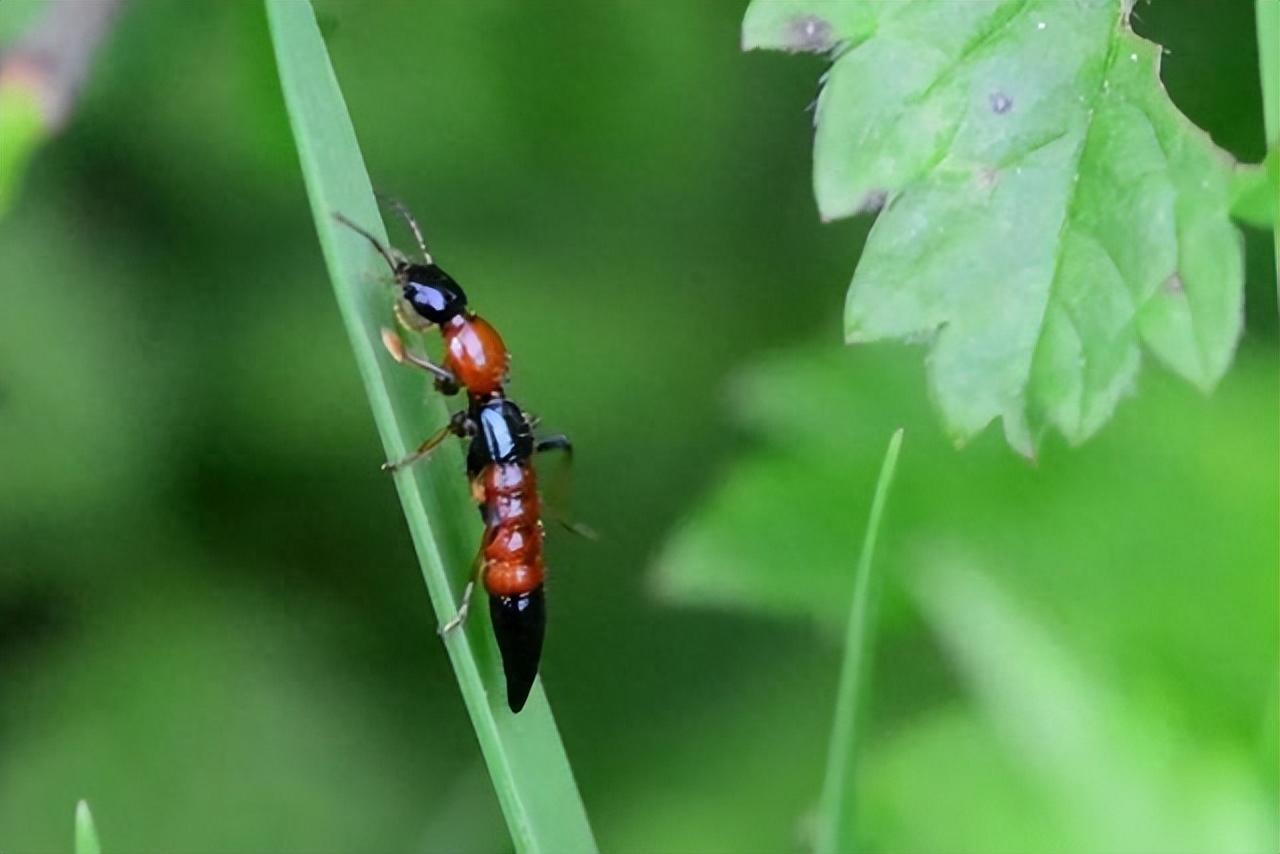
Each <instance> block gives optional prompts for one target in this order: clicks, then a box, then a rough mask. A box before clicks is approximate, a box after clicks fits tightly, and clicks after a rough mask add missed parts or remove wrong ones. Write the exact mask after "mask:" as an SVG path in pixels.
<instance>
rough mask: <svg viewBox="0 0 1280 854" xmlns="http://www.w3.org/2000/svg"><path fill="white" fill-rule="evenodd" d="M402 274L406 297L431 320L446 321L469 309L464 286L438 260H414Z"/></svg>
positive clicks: (422, 314) (433, 321)
mask: <svg viewBox="0 0 1280 854" xmlns="http://www.w3.org/2000/svg"><path fill="white" fill-rule="evenodd" d="M402 275H403V276H404V278H403V280H402V281H403V282H404V298H405V300H406V301H408V303H409V305H411V306H413V310H414V312H415V313H417V314H418V315H419V316H420V317H422V318H423V319H424V320H426V321H427V322H428V323H434V324H437V325H444V324H445V323H448V322H449V321H450V320H453V318H455V317H457V316H458V315H459V314H461V313H462V312H464V311H466V308H467V295H466V294H465V293H464V292H463V290H462V286H461V285H459V284H458V283H457V282H455V281H454V280H453V277H452V276H450V275H449V274H448V273H446V272H445V271H444V270H441V269H440V268H439V267H437V266H436V265H435V264H430V265H426V264H410V265H409V266H408V268H406V269H405V270H404V272H403V273H402Z"/></svg>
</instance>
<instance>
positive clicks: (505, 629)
mask: <svg viewBox="0 0 1280 854" xmlns="http://www.w3.org/2000/svg"><path fill="white" fill-rule="evenodd" d="M489 616H490V618H491V619H492V620H493V634H494V636H495V637H496V638H497V639H498V649H499V650H500V651H501V652H502V671H503V673H505V674H506V676H507V705H508V706H510V707H511V711H512V712H518V711H520V710H521V709H523V708H524V704H525V701H526V700H528V699H529V692H530V691H531V690H533V680H534V679H536V678H537V677H538V662H539V661H540V660H541V658H542V639H543V637H544V636H545V635H546V631H547V603H546V598H545V597H544V596H543V594H542V585H541V584H539V585H538V586H537V587H536V588H535V589H534V590H532V591H530V592H529V593H526V594H524V595H523V596H490V597H489Z"/></svg>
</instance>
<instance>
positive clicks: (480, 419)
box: [467, 397, 533, 477]
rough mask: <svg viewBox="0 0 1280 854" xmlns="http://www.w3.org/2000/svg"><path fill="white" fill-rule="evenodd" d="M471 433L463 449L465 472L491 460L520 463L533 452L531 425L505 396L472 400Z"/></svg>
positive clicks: (475, 471) (473, 472) (473, 471)
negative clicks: (472, 428) (468, 443)
mask: <svg viewBox="0 0 1280 854" xmlns="http://www.w3.org/2000/svg"><path fill="white" fill-rule="evenodd" d="M471 418H472V421H473V423H474V424H475V435H474V436H473V437H472V439H471V446H470V447H469V448H468V449H467V472H468V473H469V474H470V475H471V476H472V477H475V476H476V475H478V474H479V473H480V472H481V471H482V470H483V469H484V468H485V467H486V466H491V465H494V464H495V463H523V462H526V461H527V460H528V459H529V458H530V457H532V456H533V426H532V425H531V424H530V423H529V418H528V417H527V416H526V415H525V414H524V413H523V412H521V411H520V407H519V406H516V405H515V404H514V403H512V402H511V401H510V400H507V399H506V398H505V397H496V398H493V399H492V400H486V401H484V402H483V403H480V404H476V405H475V406H474V410H473V412H472V413H471Z"/></svg>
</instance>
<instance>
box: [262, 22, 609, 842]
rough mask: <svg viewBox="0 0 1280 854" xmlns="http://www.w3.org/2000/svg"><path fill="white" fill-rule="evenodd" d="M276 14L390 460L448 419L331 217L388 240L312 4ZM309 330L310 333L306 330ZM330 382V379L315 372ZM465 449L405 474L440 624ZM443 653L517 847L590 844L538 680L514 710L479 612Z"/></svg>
mask: <svg viewBox="0 0 1280 854" xmlns="http://www.w3.org/2000/svg"><path fill="white" fill-rule="evenodd" d="M266 8H267V19H268V22H269V26H270V30H271V37H272V42H273V44H274V47H275V53H276V62H277V64H278V67H279V72H280V82H281V87H282V89H283V91H284V100H285V106H286V109H287V110H288V113H289V120H290V123H291V125H292V127H293V134H294V139H295V141H296V143H297V146H298V155H299V159H300V160H301V165H302V173H303V177H304V179H305V181H306V186H307V193H308V196H309V197H310V200H311V209H312V214H313V216H314V217H315V222H316V231H317V232H318V234H319V237H320V244H321V247H322V248H323V251H324V257H325V262H326V264H327V265H328V268H329V275H330V279H331V280H332V282H333V286H334V291H335V293H336V295H337V299H338V306H339V308H340V309H341V312H342V317H343V321H344V323H345V324H346V328H347V332H348V335H349V337H350V340H351V347H352V350H353V352H354V354H355V358H356V364H357V366H358V368H359V371H360V375H361V378H362V379H363V381H364V385H365V390H366V392H367V393H368V396H369V403H370V405H371V407H372V409H373V415H374V420H375V422H376V423H377V426H378V432H379V434H380V435H381V437H382V442H383V446H384V448H385V450H386V454H387V458H388V459H395V458H398V457H400V456H403V455H404V454H405V453H406V452H407V450H408V449H410V448H412V447H414V446H416V445H417V444H418V442H419V441H420V440H421V439H422V438H424V437H425V436H426V435H428V433H429V432H431V431H432V430H434V429H436V428H438V427H439V426H441V425H442V424H443V423H444V421H445V418H446V415H445V407H444V404H443V402H441V401H440V400H438V399H435V398H436V396H435V395H430V394H427V395H426V396H427V397H428V400H427V403H426V405H424V403H423V397H424V393H425V392H424V389H425V388H426V387H427V386H428V381H427V380H426V379H425V378H424V377H423V376H422V375H421V374H418V373H417V372H415V371H411V370H408V369H406V368H403V367H401V366H399V365H397V364H396V363H395V362H394V361H392V360H391V358H390V357H389V356H387V355H386V354H385V353H384V352H383V350H382V346H381V343H380V341H379V330H380V328H381V327H383V326H386V325H388V324H389V323H390V320H391V313H390V308H391V300H392V292H391V291H390V290H389V289H388V288H387V287H386V286H385V285H386V283H387V269H386V265H385V263H384V262H383V261H382V260H381V259H380V258H379V257H378V255H377V254H376V253H375V252H374V250H373V249H372V248H371V247H370V246H369V244H368V243H367V242H366V241H365V240H364V239H363V238H360V237H359V236H357V235H355V234H353V233H351V232H350V231H349V230H347V229H346V228H343V227H342V226H340V225H339V224H338V223H336V222H335V221H334V219H333V213H334V212H335V211H341V212H342V213H343V214H345V215H346V216H348V217H350V218H351V219H353V220H355V221H356V222H359V223H361V224H362V225H364V226H365V227H366V228H368V229H369V230H370V231H372V232H373V233H374V234H375V235H377V236H378V237H380V238H384V239H385V232H384V230H383V226H382V221H381V218H380V217H379V215H378V208H377V203H376V202H375V200H374V197H373V192H372V188H371V186H370V183H369V177H368V174H367V172H366V171H365V166H364V161H363V159H362V157H361V154H360V148H359V145H358V144H357V142H356V136H355V131H354V129H353V128H352V126H351V120H350V117H349V116H348V114H347V109H346V105H345V103H344V102H343V99H342V94H341V91H340V90H339V88H338V82H337V79H336V78H335V76H334V72H333V68H332V66H331V65H330V63H329V56H328V53H327V51H326V49H325V45H324V42H323V40H322V38H321V35H320V30H319V28H318V27H317V26H316V21H315V15H314V13H313V11H312V8H311V4H310V3H306V2H297V1H296V0H267V3H266ZM299 334H305V330H300V331H299ZM314 381H316V382H322V381H323V377H317V378H315V379H314ZM464 471H465V469H464V467H463V465H462V457H461V453H460V450H459V449H458V448H457V447H456V445H455V444H454V443H452V442H451V443H449V444H448V445H447V447H445V448H443V449H442V450H441V452H439V453H437V454H435V455H434V456H433V457H432V459H430V460H429V461H427V462H426V463H423V464H421V465H418V466H415V467H413V468H412V469H410V470H408V471H404V472H401V473H399V474H397V475H396V476H395V483H396V488H397V489H398V491H399V494H400V500H401V503H402V504H403V505H404V511H405V516H406V518H407V520H408V523H409V530H410V533H411V534H412V536H413V542H414V546H415V548H416V550H417V553H418V558H419V560H420V562H421V564H422V574H423V577H424V578H425V579H426V583H427V590H428V592H429V593H430V595H431V601H432V604H433V605H434V607H435V612H436V615H437V617H438V618H439V620H440V621H441V623H443V622H444V621H445V620H447V619H448V618H450V617H452V616H453V615H454V613H456V610H457V602H458V596H457V591H458V590H460V589H461V587H462V585H463V584H464V583H465V580H466V575H467V572H468V566H469V564H470V562H471V558H472V557H473V555H474V554H475V548H476V543H477V542H478V536H479V529H478V526H477V521H476V512H475V508H474V506H473V505H472V504H471V501H470V498H469V496H468V493H467V489H466V483H465V475H464ZM445 648H446V649H447V651H448V654H449V659H450V661H451V662H452V663H453V668H454V672H455V673H456V674H457V678H458V685H459V687H460V688H461V690H462V696H463V699H464V701H465V702H466V706H467V711H468V712H469V714H470V715H471V721H472V724H473V726H474V727H475V731H476V736H477V739H478V740H479V742H480V748H481V751H482V752H483V754H484V758H485V762H486V763H487V765H488V768H489V774H490V776H491V777H492V779H493V784H494V788H495V789H496V791H497V795H498V800H499V802H500V804H501V806H502V811H503V813H504V814H505V816H506V819H507V824H508V827H509V829H510V831H511V836H512V839H513V840H514V842H515V846H516V850H518V851H523V852H538V851H554V852H580V851H594V850H595V848H596V846H595V840H594V838H593V837H592V834H591V828H590V825H589V824H588V822H587V817H586V813H585V811H584V809H583V805H582V799H581V797H580V796H579V794H578V788H577V784H576V783H575V782H574V779H573V773H572V771H571V769H570V768H569V762H568V759H567V758H566V756H565V752H564V746H563V744H562V743H561V741H560V736H559V733H558V732H557V730H556V725H555V719H554V718H553V717H552V714H551V710H550V708H549V707H548V705H547V702H546V698H545V695H544V694H543V692H542V687H541V684H540V683H539V684H538V685H536V686H535V687H534V691H533V693H532V694H531V695H530V698H529V702H528V705H527V706H526V707H525V709H524V711H523V712H521V713H520V715H518V716H516V715H512V714H511V713H510V712H509V711H508V709H507V707H506V697H505V688H504V686H503V682H502V676H501V663H500V660H499V658H498V654H497V648H496V645H495V643H494V641H493V638H492V634H491V632H490V631H489V621H488V615H487V609H486V608H485V607H483V605H481V607H479V608H476V609H475V613H474V616H473V618H472V619H471V620H469V621H468V623H467V626H466V628H465V630H464V631H457V632H453V633H451V634H450V635H449V637H448V638H446V640H445Z"/></svg>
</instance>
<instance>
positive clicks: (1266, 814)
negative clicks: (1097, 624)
mask: <svg viewBox="0 0 1280 854" xmlns="http://www.w3.org/2000/svg"><path fill="white" fill-rule="evenodd" d="M915 589H916V590H917V596H918V597H919V600H920V603H921V607H922V609H923V611H924V613H925V614H926V615H927V617H928V619H929V621H930V624H931V625H932V626H933V628H934V630H935V631H936V632H937V634H938V638H939V640H940V641H941V643H942V645H943V647H944V648H945V649H946V651H947V652H948V653H949V655H950V657H951V658H952V659H953V661H954V663H955V665H956V666H957V668H958V669H959V671H960V677H961V679H962V681H963V682H964V683H965V685H966V687H967V688H968V690H969V691H970V692H971V693H972V695H973V696H974V698H975V700H976V705H977V708H978V710H979V711H980V713H981V714H982V715H983V716H984V717H986V718H987V720H988V721H989V722H990V723H991V724H992V726H993V728H994V730H995V731H996V732H998V733H1000V734H1001V741H1002V742H1003V744H1002V745H1001V747H1002V749H1003V750H1004V751H1006V752H1007V753H1008V754H1009V755H1010V757H1011V758H1012V759H1013V761H1014V763H1015V764H1016V765H1018V766H1021V767H1022V768H1023V769H1025V770H1026V771H1028V772H1030V774H1029V776H1030V777H1031V778H1032V779H1034V780H1036V782H1037V785H1039V786H1042V787H1044V789H1045V790H1046V791H1047V792H1049V793H1050V795H1051V800H1052V802H1053V803H1055V804H1057V805H1058V806H1059V809H1060V810H1061V812H1062V814H1063V816H1064V817H1065V818H1066V819H1067V821H1066V822H1065V823H1066V824H1067V825H1068V826H1070V827H1072V828H1074V832H1075V839H1074V840H1073V841H1072V844H1070V845H1069V846H1068V847H1069V850H1074V851H1098V852H1114V851H1134V852H1137V851H1184V852H1206V854H1209V852H1218V851H1259V852H1261V851H1266V850H1268V846H1269V845H1274V843H1275V835H1276V830H1277V827H1276V823H1275V810H1274V804H1273V803H1272V801H1271V800H1270V799H1269V798H1268V797H1267V794H1266V792H1265V790H1264V789H1263V787H1262V786H1260V785H1258V782H1257V780H1256V778H1254V777H1253V776H1252V775H1251V773H1250V769H1249V763H1248V761H1247V760H1246V758H1245V757H1244V756H1241V755H1238V754H1234V753H1233V752H1232V751H1229V750H1221V749H1219V750H1205V751H1203V752H1200V753H1198V754H1197V752H1196V751H1192V750H1187V749H1186V744H1185V742H1182V741H1181V739H1180V738H1179V736H1178V734H1177V733H1176V731H1175V730H1173V729H1172V728H1171V727H1170V724H1171V723H1172V721H1170V720H1169V719H1168V710H1167V708H1166V707H1164V704H1161V703H1153V702H1152V701H1151V700H1148V699H1146V698H1143V697H1140V696H1138V697H1135V696H1133V694H1132V691H1131V690H1129V691H1126V692H1125V693H1124V694H1121V695H1117V694H1116V693H1115V692H1114V691H1113V690H1111V689H1110V688H1109V687H1108V685H1107V682H1108V681H1109V680H1106V679H1104V678H1099V677H1098V676H1097V675H1096V674H1095V673H1093V672H1090V670H1089V669H1088V668H1085V667H1083V666H1082V664H1081V662H1079V661H1077V660H1075V659H1074V657H1073V656H1072V655H1071V654H1070V652H1069V651H1068V650H1066V649H1064V648H1063V647H1062V645H1061V643H1060V642H1058V641H1057V640H1056V639H1055V638H1053V637H1052V636H1051V635H1050V634H1049V633H1048V632H1046V631H1045V629H1044V628H1043V625H1044V623H1045V620H1044V619H1043V618H1042V617H1040V616H1039V615H1036V614H1033V613H1026V612H1025V611H1024V610H1023V609H1022V608H1021V607H1020V606H1019V605H1018V604H1017V603H1016V602H1015V600H1013V599H1012V598H1011V597H1009V596H1008V595H1007V594H1005V593H1004V592H1003V591H1001V590H1000V588H999V587H998V586H997V585H995V584H993V583H992V582H991V581H990V580H989V579H987V578H986V577H985V576H984V575H983V574H982V573H981V572H978V571H977V570H976V569H975V568H973V567H972V566H966V565H965V564H964V562H963V560H959V559H957V558H956V557H955V552H954V551H953V552H952V556H950V557H937V558H936V559H934V560H930V561H929V562H928V564H927V568H926V569H925V570H924V571H922V572H921V573H920V575H919V578H918V581H917V582H916V588H915ZM1104 767H1105V768H1106V769H1107V773H1106V774H1099V773H1097V771H1098V769H1099V768H1104Z"/></svg>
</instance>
